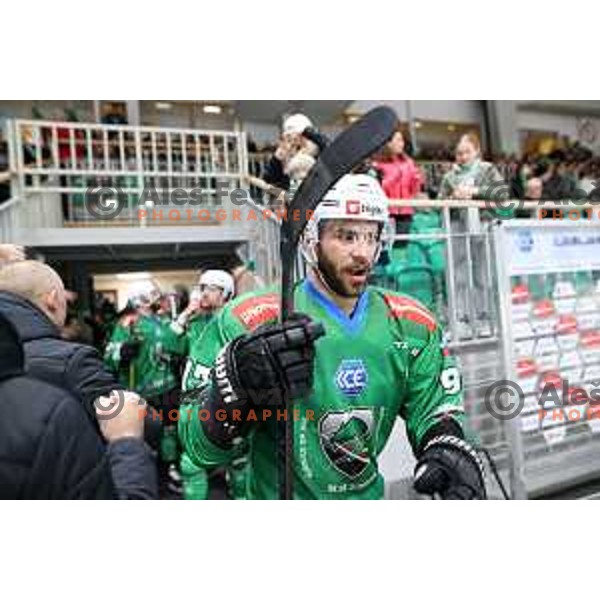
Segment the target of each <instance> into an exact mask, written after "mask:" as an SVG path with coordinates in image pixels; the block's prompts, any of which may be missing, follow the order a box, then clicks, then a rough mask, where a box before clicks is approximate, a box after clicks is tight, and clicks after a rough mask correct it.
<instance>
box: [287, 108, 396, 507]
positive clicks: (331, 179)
mask: <svg viewBox="0 0 600 600" xmlns="http://www.w3.org/2000/svg"><path fill="white" fill-rule="evenodd" d="M397 122H398V117H397V115H396V113H395V112H394V111H393V110H392V109H391V108H389V107H387V106H379V107H377V108H374V109H373V110H371V111H369V112H368V113H367V114H366V115H364V116H363V117H362V118H361V119H359V120H358V121H356V122H355V123H353V124H352V125H351V126H350V127H348V129H346V130H344V131H343V132H342V133H341V134H340V135H339V136H338V137H337V138H335V140H334V141H333V142H332V143H331V144H329V146H327V147H326V148H325V149H324V150H323V151H322V152H321V154H320V155H319V157H318V159H317V162H316V163H315V165H314V166H313V168H312V169H311V170H310V171H309V173H308V175H307V176H306V178H305V179H304V181H303V182H302V184H301V185H300V187H299V188H298V191H297V192H296V193H295V195H294V198H293V199H292V201H291V203H290V205H289V207H288V215H292V214H293V215H294V216H295V217H296V216H297V217H298V219H295V218H294V219H283V222H282V224H281V243H280V250H281V320H282V321H285V320H286V319H288V318H289V316H290V315H291V314H292V312H293V301H294V298H293V283H294V281H293V280H294V272H293V268H294V260H295V257H296V248H297V247H298V242H299V241H300V236H301V235H302V232H303V231H304V228H305V227H306V223H307V222H308V219H309V218H310V215H312V212H313V211H314V210H315V209H316V207H317V206H318V204H319V202H321V200H322V199H323V197H324V196H325V194H326V193H327V192H328V191H329V189H330V188H331V187H332V186H333V185H334V184H335V183H336V182H337V181H338V179H340V178H341V177H342V175H345V174H346V173H348V172H350V171H352V169H354V168H355V167H356V166H358V165H360V163H361V162H362V161H363V160H365V159H366V158H368V157H369V156H371V155H372V154H374V153H375V152H376V151H377V150H379V149H380V148H381V147H382V146H383V145H384V144H385V143H386V142H387V141H388V140H389V139H390V138H391V137H392V135H393V134H394V129H395V127H396V124H397ZM286 408H289V409H290V410H289V411H287V414H286V417H288V418H286V419H284V420H283V422H279V421H277V423H276V444H277V454H278V456H277V465H278V477H279V497H280V499H282V500H291V499H293V493H294V490H293V464H294V430H293V423H292V419H291V408H292V399H290V398H288V399H287V406H286Z"/></svg>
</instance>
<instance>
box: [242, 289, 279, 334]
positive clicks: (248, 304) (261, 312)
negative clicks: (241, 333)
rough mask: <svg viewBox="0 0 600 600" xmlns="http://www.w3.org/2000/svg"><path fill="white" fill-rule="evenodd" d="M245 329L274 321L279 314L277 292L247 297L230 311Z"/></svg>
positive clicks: (251, 328)
mask: <svg viewBox="0 0 600 600" xmlns="http://www.w3.org/2000/svg"><path fill="white" fill-rule="evenodd" d="M231 312H232V313H233V314H234V315H235V316H236V317H237V318H238V319H239V320H240V321H241V322H242V324H243V325H244V327H246V328H247V329H250V330H253V329H256V328H257V327H258V326H259V325H262V324H263V323H267V322H269V321H276V320H277V318H278V316H279V297H278V296H277V294H266V295H265V296H259V297H258V298H248V299H247V300H245V301H244V302H242V303H241V304H238V305H237V306H236V307H235V308H234V309H233V310H232V311H231Z"/></svg>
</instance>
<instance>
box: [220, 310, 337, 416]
mask: <svg viewBox="0 0 600 600" xmlns="http://www.w3.org/2000/svg"><path fill="white" fill-rule="evenodd" d="M324 333H325V330H324V329H323V326H322V325H321V324H320V323H315V322H313V321H311V319H310V318H309V317H307V316H305V315H294V316H293V317H292V318H291V319H290V320H288V321H286V322H285V323H281V324H277V325H265V326H262V327H259V328H258V329H257V330H256V331H254V332H252V333H249V334H246V335H243V336H240V337H238V338H236V339H235V340H233V341H232V342H231V343H230V344H228V345H227V346H225V348H224V349H223V350H222V351H221V353H220V354H219V356H218V357H217V361H216V363H215V371H214V382H215V383H216V386H217V388H218V390H219V392H220V394H221V396H222V398H223V401H224V403H225V404H230V403H235V402H238V401H240V400H242V401H249V402H250V403H251V404H252V405H253V406H255V407H268V406H271V407H274V406H281V405H282V404H283V403H284V401H285V399H286V398H299V397H301V396H304V395H305V394H306V393H307V392H308V391H310V389H311V388H312V384H313V362H314V355H315V347H314V342H315V340H317V339H318V338H320V337H321V336H322V335H324Z"/></svg>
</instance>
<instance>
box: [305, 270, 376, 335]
mask: <svg viewBox="0 0 600 600" xmlns="http://www.w3.org/2000/svg"><path fill="white" fill-rule="evenodd" d="M303 287H304V291H305V292H306V293H307V294H308V296H309V297H310V298H312V299H313V300H314V301H315V302H317V303H318V304H320V305H321V306H322V307H323V308H324V309H325V312H327V314H328V315H329V316H330V317H332V318H333V319H335V320H336V321H337V322H338V323H339V324H340V325H341V326H342V327H343V328H344V329H345V330H346V332H347V333H352V334H354V333H357V332H358V331H359V330H360V328H361V327H362V326H363V323H364V322H365V317H366V315H367V306H368V304H369V293H368V292H367V291H364V292H363V293H362V294H361V295H360V296H359V298H358V302H357V303H356V306H355V307H354V310H353V311H352V315H351V316H350V317H349V316H348V315H347V314H346V313H345V312H344V311H343V310H342V309H341V308H340V307H339V306H338V305H337V304H336V303H335V302H333V300H331V298H329V297H328V296H326V295H325V294H323V292H321V290H319V289H318V288H317V287H316V286H315V285H314V284H313V283H312V281H310V280H308V279H305V280H304V283H303Z"/></svg>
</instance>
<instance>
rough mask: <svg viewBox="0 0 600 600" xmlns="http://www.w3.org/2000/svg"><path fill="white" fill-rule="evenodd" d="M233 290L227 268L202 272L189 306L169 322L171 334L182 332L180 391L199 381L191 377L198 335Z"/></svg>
mask: <svg viewBox="0 0 600 600" xmlns="http://www.w3.org/2000/svg"><path fill="white" fill-rule="evenodd" d="M234 290H235V283H234V281H233V277H232V276H231V275H230V274H229V273H228V272H227V271H220V270H217V269H210V270H208V271H204V273H202V275H200V279H199V280H198V288H197V289H195V290H194V291H193V292H192V295H191V297H190V303H189V305H188V306H187V307H186V309H185V310H184V311H183V312H182V313H181V314H180V315H179V317H178V318H177V320H176V321H174V322H173V323H172V324H171V328H172V329H173V331H175V333H177V334H178V335H185V341H186V347H187V348H186V349H187V352H186V355H187V364H186V367H185V372H184V374H183V382H182V388H183V390H184V391H186V390H190V389H194V388H196V387H197V386H198V384H199V383H200V382H201V380H202V378H198V377H196V376H195V372H196V368H197V365H198V362H197V357H198V356H201V346H200V344H199V340H200V337H201V335H202V332H203V331H204V329H205V327H206V326H207V325H208V323H209V322H210V320H211V319H212V318H213V316H214V315H215V314H216V313H217V312H218V311H219V310H220V309H221V308H223V305H224V304H225V303H226V302H228V301H229V300H231V298H232V297H233V294H234Z"/></svg>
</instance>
